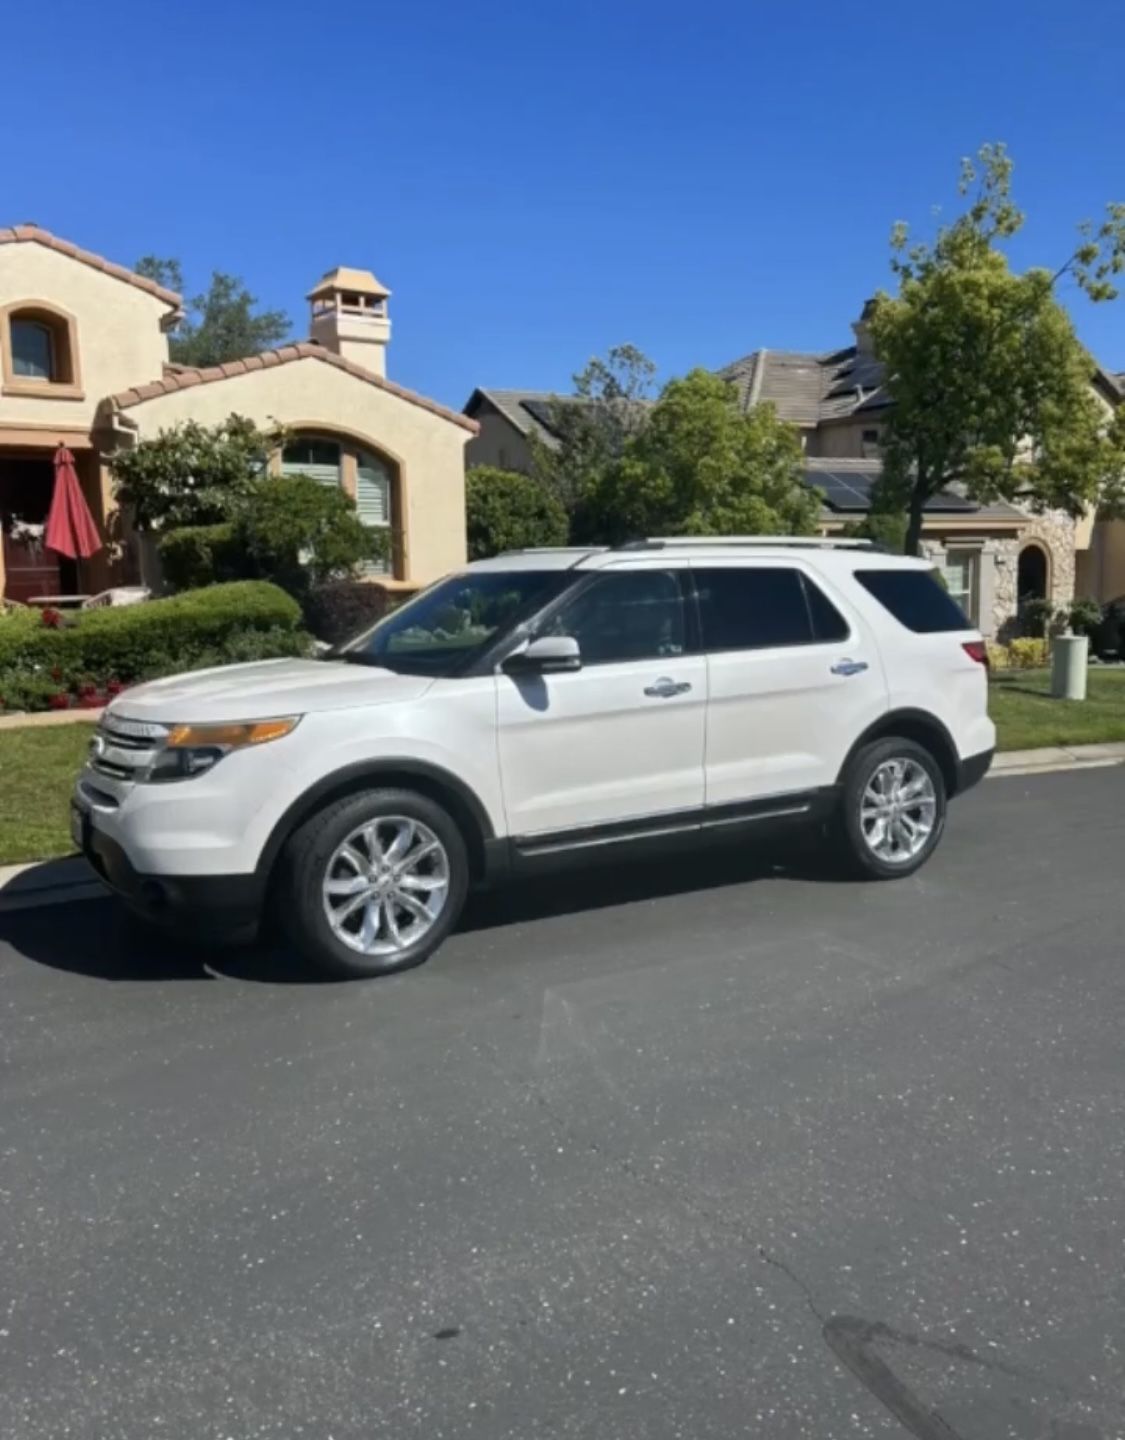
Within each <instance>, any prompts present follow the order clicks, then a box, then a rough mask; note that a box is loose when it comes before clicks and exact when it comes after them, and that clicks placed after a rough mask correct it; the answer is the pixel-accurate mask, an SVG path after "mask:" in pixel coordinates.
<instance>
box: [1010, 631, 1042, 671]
mask: <svg viewBox="0 0 1125 1440" xmlns="http://www.w3.org/2000/svg"><path fill="white" fill-rule="evenodd" d="M1050 654H1051V645H1050V641H1049V640H1047V639H1045V638H1035V637H1030V636H1025V637H1024V638H1022V639H1020V640H1013V641H1012V643H1011V644H1010V645H1009V646H1008V661H1009V664H1010V666H1011V668H1012V669H1013V670H1037V669H1039V668H1040V667H1041V666H1043V665H1046V664H1047V662H1048V660H1049V659H1050Z"/></svg>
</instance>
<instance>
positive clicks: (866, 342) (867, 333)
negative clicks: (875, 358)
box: [852, 299, 875, 355]
mask: <svg viewBox="0 0 1125 1440" xmlns="http://www.w3.org/2000/svg"><path fill="white" fill-rule="evenodd" d="M874 309H875V301H874V300H873V299H872V300H865V301H864V303H863V309H862V311H861V312H860V316H859V319H858V320H853V321H852V334H853V335H854V336H855V348H856V349H857V350H858V351H859V353H860V354H861V355H874V353H875V342H874V341H873V340H872V338H871V330H870V328H869V327H868V324H867V322H868V321H869V320H870V319H871V312H872V311H873V310H874Z"/></svg>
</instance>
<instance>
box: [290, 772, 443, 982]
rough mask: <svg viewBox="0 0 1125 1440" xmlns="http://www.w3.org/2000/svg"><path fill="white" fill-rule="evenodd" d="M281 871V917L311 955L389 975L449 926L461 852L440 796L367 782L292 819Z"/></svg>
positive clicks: (342, 967) (347, 972)
mask: <svg viewBox="0 0 1125 1440" xmlns="http://www.w3.org/2000/svg"><path fill="white" fill-rule="evenodd" d="M280 878H281V881H282V887H281V890H280V895H281V897H282V899H281V903H282V907H283V910H284V912H285V915H286V918H287V919H288V920H289V922H290V925H291V929H292V933H293V935H294V938H295V939H296V941H297V943H298V945H299V946H300V948H301V950H302V952H303V953H304V954H305V955H306V957H307V958H308V959H309V960H311V961H312V963H313V964H314V965H316V966H317V967H318V968H319V969H322V970H325V971H327V972H328V973H330V974H334V975H339V976H348V977H359V976H369V975H388V974H393V973H394V972H395V971H398V970H408V969H409V968H410V967H411V966H413V965H420V964H421V963H422V962H423V961H424V960H428V959H429V957H430V956H431V955H432V954H433V953H434V951H435V950H436V949H437V948H438V946H439V945H440V944H441V942H442V941H443V940H444V939H445V937H446V936H447V935H448V934H449V932H450V930H452V928H453V926H454V925H455V924H456V922H457V917H458V916H459V915H460V913H461V907H462V905H463V904H464V900H465V894H466V891H467V890H468V883H469V858H468V853H467V851H466V848H465V841H464V838H463V836H462V834H461V831H460V830H459V828H458V827H457V825H456V823H455V822H454V820H453V819H452V818H451V816H450V815H449V814H448V813H447V812H446V811H445V810H443V809H442V808H441V806H440V805H438V804H436V803H435V802H434V801H432V800H430V799H429V798H428V797H426V796H424V795H418V794H416V793H414V792H413V791H409V790H367V791H364V792H362V793H361V794H359V795H352V796H348V797H347V798H346V799H343V800H338V801H336V802H335V803H334V804H332V805H329V806H327V807H326V808H325V809H324V810H321V811H319V812H318V813H317V814H316V815H314V816H313V817H312V818H311V819H310V820H307V821H306V822H305V824H304V825H302V826H301V827H300V829H299V830H298V831H297V832H296V833H295V834H294V835H293V837H292V838H291V840H290V841H289V843H288V845H287V846H286V851H285V857H284V861H283V867H282V873H281V877H280Z"/></svg>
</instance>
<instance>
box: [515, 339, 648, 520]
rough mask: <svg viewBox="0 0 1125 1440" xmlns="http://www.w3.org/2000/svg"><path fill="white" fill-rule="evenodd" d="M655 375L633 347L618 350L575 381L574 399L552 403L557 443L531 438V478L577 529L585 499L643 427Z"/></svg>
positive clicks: (557, 399) (559, 398)
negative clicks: (540, 484) (582, 503)
mask: <svg viewBox="0 0 1125 1440" xmlns="http://www.w3.org/2000/svg"><path fill="white" fill-rule="evenodd" d="M655 375H656V366H655V365H654V364H653V362H652V361H651V360H650V359H649V358H648V356H647V355H644V354H643V353H642V352H641V351H640V350H638V349H637V347H636V346H635V345H615V346H614V347H613V348H612V349H611V350H610V351H609V352H608V353H607V355H606V356H605V358H604V359H603V358H600V357H595V358H594V359H592V360H591V361H590V362H589V363H588V364H587V365H586V366H585V367H584V368H583V369H582V370H580V371H579V372H578V373H577V374H576V375H575V376H574V394H573V395H572V396H556V397H555V398H554V399H553V400H552V402H551V405H550V415H551V429H552V431H553V439H554V444H553V445H550V444H548V443H547V442H546V441H545V440H543V439H542V438H541V437H539V436H534V435H533V436H532V441H531V448H532V474H533V475H534V476H535V478H536V479H537V480H539V481H541V482H542V483H543V485H545V486H546V488H547V489H548V490H549V491H550V492H551V493H552V494H553V495H554V496H555V497H556V498H557V499H558V501H559V503H560V504H561V505H562V507H563V509H564V510H565V512H566V513H567V515H569V516H571V517H572V525H574V526H576V528H577V529H578V530H581V520H580V519H578V518H577V511H578V509H579V505H580V499H581V496H582V495H583V494H584V493H585V492H586V491H588V490H589V489H591V488H592V487H593V486H594V485H595V484H596V483H597V481H598V479H599V478H600V477H601V476H602V475H603V474H604V472H605V471H606V469H607V468H608V467H609V466H610V465H612V464H613V463H614V462H615V461H616V460H618V459H619V458H620V456H621V454H622V453H623V451H624V449H625V446H626V444H627V443H628V441H629V440H630V439H631V438H632V437H633V436H634V435H635V434H637V432H638V431H639V430H640V429H642V428H643V426H644V424H645V420H646V417H647V413H648V407H649V404H650V400H651V395H652V386H653V379H654V377H655ZM583 538H584V537H583Z"/></svg>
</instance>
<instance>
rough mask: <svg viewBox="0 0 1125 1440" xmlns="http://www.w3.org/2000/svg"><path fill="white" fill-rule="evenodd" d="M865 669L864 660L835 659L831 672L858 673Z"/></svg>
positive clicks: (865, 663)
mask: <svg viewBox="0 0 1125 1440" xmlns="http://www.w3.org/2000/svg"><path fill="white" fill-rule="evenodd" d="M866 669H867V661H866V660H837V661H836V663H835V665H833V667H832V673H833V675H859V674H861V673H862V672H863V671H864V670H866Z"/></svg>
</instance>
